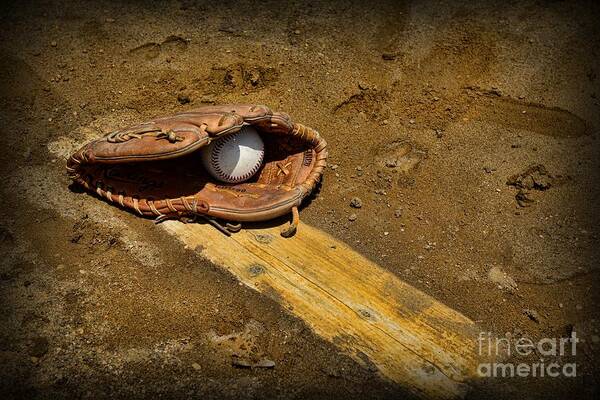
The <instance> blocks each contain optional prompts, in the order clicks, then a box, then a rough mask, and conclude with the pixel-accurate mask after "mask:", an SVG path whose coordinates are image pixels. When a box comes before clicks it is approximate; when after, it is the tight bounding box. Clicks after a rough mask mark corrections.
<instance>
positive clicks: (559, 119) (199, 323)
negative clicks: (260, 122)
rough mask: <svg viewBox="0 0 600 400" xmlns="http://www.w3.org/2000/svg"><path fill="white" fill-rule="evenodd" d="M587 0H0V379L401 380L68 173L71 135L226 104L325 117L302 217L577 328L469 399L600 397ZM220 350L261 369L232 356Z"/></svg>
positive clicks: (379, 387)
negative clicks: (567, 361)
mask: <svg viewBox="0 0 600 400" xmlns="http://www.w3.org/2000/svg"><path fill="white" fill-rule="evenodd" d="M599 11H600V7H599V6H598V4H594V2H591V1H590V2H583V1H581V2H569V1H541V0H540V1H522V2H510V3H505V2H497V4H494V2H487V3H486V2H471V1H463V2H460V1H416V0H415V1H407V2H401V1H398V2H376V3H371V2H367V1H336V2H330V3H323V4H317V3H313V2H309V1H306V2H304V1H293V2H290V3H285V2H279V1H263V2H258V1H221V2H215V3H213V2H194V1H187V0H182V1H172V2H141V1H139V2H138V1H124V2H108V1H94V2H68V1H40V2H32V3H28V2H15V3H14V4H4V5H3V6H2V14H1V16H0V18H1V21H2V32H1V33H0V35H1V38H2V41H1V45H0V54H1V56H2V57H1V61H0V118H1V122H0V129H1V134H0V143H1V148H2V149H3V151H0V160H1V161H0V162H1V163H2V166H3V168H2V170H1V177H0V182H1V190H2V192H1V195H0V248H1V251H2V259H1V261H0V304H1V307H0V361H1V365H2V368H1V369H0V393H4V396H3V398H53V399H54V398H73V397H76V398H94V399H97V398H108V397H123V398H146V397H151V398H157V397H163V398H178V397H181V398H184V397H185V398H189V397H200V398H280V399H288V398H298V399H300V398H342V397H343V398H356V399H363V398H399V396H400V394H401V393H403V391H404V388H401V387H398V386H397V385H394V384H393V383H391V382H387V381H385V380H384V379H382V378H381V377H380V376H379V375H378V374H377V373H376V372H374V371H372V370H370V369H368V368H364V367H362V366H361V365H359V364H357V363H356V362H354V361H352V360H351V359H350V358H349V357H347V356H345V355H343V354H341V353H340V352H339V351H338V350H337V349H336V347H335V346H334V345H333V344H331V343H328V342H325V341H323V340H322V339H320V338H319V337H318V336H316V335H315V334H314V333H313V332H312V331H311V330H310V329H309V328H307V327H306V326H305V325H304V324H303V322H302V321H301V320H298V319H296V318H294V317H292V316H291V315H289V314H288V313H287V312H286V311H285V310H284V309H282V308H281V307H280V306H279V305H278V304H277V303H275V302H274V301H272V300H270V299H268V298H266V297H264V296H262V295H260V294H258V293H255V292H253V291H252V290H250V289H248V288H245V287H243V286H240V284H239V283H238V282H237V281H236V280H235V279H234V278H233V277H232V276H230V275H229V274H228V273H226V272H224V271H223V270H221V269H219V268H218V267H216V266H214V265H211V264H210V263H209V262H207V261H205V260H203V259H201V258H199V257H198V256H197V255H195V254H194V253H192V252H189V251H186V250H184V249H183V248H182V246H181V245H180V244H179V243H177V242H176V241H175V240H174V239H172V238H171V237H167V235H165V233H164V232H163V231H162V230H161V229H158V228H157V227H156V226H155V225H154V224H153V223H152V221H151V220H144V219H140V218H137V217H136V216H134V215H132V214H129V213H126V212H123V211H121V210H118V209H116V208H114V207H112V206H110V205H108V204H106V203H104V202H102V201H100V200H98V199H97V198H94V197H92V196H89V195H86V194H83V193H81V191H80V190H78V189H77V188H74V187H70V186H69V180H68V178H67V176H66V173H65V157H66V155H67V154H69V152H70V151H72V150H73V149H75V148H76V147H77V146H78V145H80V144H81V143H83V142H85V141H86V140H89V139H91V138H95V137H99V136H101V135H102V134H106V133H108V132H110V131H111V130H114V129H117V128H119V127H123V126H125V125H128V124H132V123H136V122H141V121H143V120H146V119H148V118H151V117H155V116H158V115H166V114H169V113H172V112H176V111H182V110H187V109H191V108H193V107H197V106H201V105H206V104H226V103H260V104H266V105H268V106H270V107H272V108H273V109H275V110H281V111H286V112H288V113H289V114H291V115H292V117H293V118H294V119H295V120H297V121H300V122H303V123H305V124H307V125H310V126H312V127H315V128H317V129H318V130H319V131H320V132H321V134H322V135H323V136H324V137H325V138H326V139H327V141H328V143H329V154H330V158H329V167H328V168H327V171H326V173H325V176H324V180H323V184H322V187H321V190H320V193H319V194H318V195H317V197H316V198H315V199H314V200H313V201H312V202H311V203H310V204H309V205H308V206H307V207H305V208H304V209H303V210H302V212H301V217H302V220H303V221H304V222H305V223H309V224H312V225H314V226H317V227H319V228H320V229H322V230H325V231H327V232H329V233H330V234H332V235H333V236H335V237H336V238H338V239H340V240H342V241H344V242H346V243H348V244H350V245H352V246H353V247H354V248H355V249H357V250H358V251H360V252H361V253H363V254H365V255H366V256H367V257H369V258H371V259H372V260H374V261H376V262H377V263H379V264H380V265H382V266H383V267H384V268H386V269H388V270H390V271H392V272H393V273H394V274H397V276H398V277H400V278H401V279H402V280H404V281H405V282H408V283H409V284H411V285H413V286H415V287H417V288H419V289H421V290H423V291H424V292H426V293H428V294H430V295H432V296H433V297H435V298H436V299H438V300H440V301H442V302H443V303H445V304H447V305H449V306H451V307H452V308H454V309H456V310H459V311H460V312H462V313H464V314H465V315H466V316H468V317H469V318H471V319H473V320H474V321H476V322H477V323H478V324H480V325H481V327H482V329H484V330H489V331H491V332H494V333H495V334H498V335H501V336H503V335H505V334H506V333H509V334H511V335H513V336H528V337H531V338H532V339H536V340H539V339H540V338H545V337H568V336H569V335H571V332H572V331H576V332H577V334H578V336H579V337H580V338H582V342H581V343H580V346H579V347H578V353H577V356H576V357H575V361H576V362H577V368H578V369H577V375H578V376H577V377H576V378H567V377H562V378H511V379H500V380H491V381H486V382H485V383H482V384H480V385H476V387H475V389H474V391H473V392H472V393H471V394H470V396H471V397H472V398H482V397H486V396H487V397H493V398H501V397H503V398H515V397H519V398H567V397H568V398H572V397H578V398H592V397H593V396H594V395H597V394H598V390H597V386H598V383H599V382H598V378H596V377H595V376H598V367H597V366H596V365H595V364H596V363H597V361H598V360H599V358H598V346H600V345H599V344H598V335H599V333H598V329H599V321H598V319H597V317H596V315H597V309H598V306H599V298H598V282H597V281H598V272H599V270H598V265H599V257H598V250H597V248H598V245H599V244H600V243H599V240H598V239H599V235H600V228H599V226H600V216H599V215H600V213H599V212H598V207H599V205H598V204H600V184H599V183H598V171H600V168H599V167H600V146H599V143H598V140H599V139H598V129H599V127H600V107H599V106H600V103H599V99H598V96H600V84H599V83H600V79H599V78H598V76H597V74H598V73H600V71H599V68H598V66H599V65H600V53H599V50H598V49H600V29H599V26H598V24H597V21H598V20H599V16H600V12H599ZM355 197H358V198H359V199H360V200H361V203H362V207H361V208H352V207H350V202H351V199H353V198H355ZM352 214H355V215H352ZM240 352H241V353H244V354H246V355H248V356H250V357H253V358H254V359H256V360H259V361H261V360H262V361H264V362H266V363H267V364H268V363H269V362H271V361H272V362H274V364H275V367H274V368H251V369H247V368H239V366H237V367H236V365H234V364H235V362H232V355H235V354H239V353H240ZM265 365H266V364H265Z"/></svg>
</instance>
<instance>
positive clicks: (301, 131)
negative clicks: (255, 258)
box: [67, 104, 327, 237]
mask: <svg viewBox="0 0 600 400" xmlns="http://www.w3.org/2000/svg"><path fill="white" fill-rule="evenodd" d="M243 125H252V126H254V127H255V128H256V129H257V130H258V131H259V133H260V135H261V137H262V139H263V141H264V143H265V156H264V163H263V165H262V167H261V169H260V170H259V171H258V173H257V174H256V175H255V176H254V177H253V178H251V179H250V180H249V181H246V182H243V183H238V184H223V183H220V182H216V181H214V180H213V179H212V178H211V176H210V175H209V174H208V173H207V172H206V170H205V169H204V168H203V167H202V162H201V157H200V155H199V154H198V152H197V150H198V149H200V148H201V147H203V146H206V145H207V144H208V143H210V142H211V141H212V140H214V139H216V138H219V137H222V136H224V135H230V134H232V133H235V132H238V131H239V130H240V128H241V127H242V126H243ZM326 146H327V144H326V142H325V140H323V139H322V138H321V136H320V135H319V133H318V132H317V131H315V130H314V129H311V128H309V127H306V126H304V125H301V124H298V123H293V122H292V121H291V119H290V117H289V116H288V115H287V114H284V113H277V112H272V111H271V110H270V109H269V108H268V107H266V106H262V105H242V104H234V105H223V106H210V107H202V108H198V109H195V110H191V111H188V112H183V113H179V114H175V115H173V116H169V117H164V118H158V119H155V120H152V121H149V122H145V123H143V124H140V125H136V126H133V127H130V128H127V129H124V130H120V131H115V132H112V133H110V134H108V135H107V136H105V137H103V138H101V139H98V140H95V141H92V142H90V143H87V144H85V145H84V146H83V147H82V148H81V149H79V150H77V151H76V152H75V153H74V154H72V155H71V157H70V158H69V160H68V162H67V171H68V173H69V176H70V177H71V178H72V179H73V180H74V181H75V182H77V183H78V184H80V185H82V186H84V187H85V188H86V189H87V190H89V191H92V192H95V193H97V194H98V196H100V197H102V198H104V199H107V200H108V201H110V202H112V203H116V204H119V205H121V206H122V207H124V208H127V209H130V210H134V211H135V212H136V213H138V214H139V215H142V216H148V217H151V216H154V217H156V220H157V222H160V221H162V220H164V219H168V218H178V219H182V220H184V221H188V220H190V219H192V220H193V219H195V218H196V217H203V218H205V219H206V220H207V221H209V222H210V223H211V224H213V225H215V226H216V227H217V228H219V229H221V230H222V231H223V232H224V233H226V234H230V232H233V231H237V230H239V229H240V226H241V225H240V222H245V221H265V220H270V219H273V218H276V217H279V216H281V215H284V214H286V213H288V212H290V211H291V212H292V213H293V219H292V223H291V224H290V226H289V227H287V228H286V229H284V230H282V235H283V236H286V237H287V236H291V235H293V234H294V232H295V231H296V226H297V225H298V221H299V217H298V208H297V207H298V206H299V205H300V203H301V202H302V200H303V199H304V198H305V197H306V196H308V195H309V194H310V193H311V192H312V190H313V189H314V188H315V186H316V184H317V182H318V181H319V180H320V178H321V175H322V174H323V168H324V167H325V165H326V158H327V149H326ZM219 220H225V221H230V222H226V223H225V224H221V223H220V222H219Z"/></svg>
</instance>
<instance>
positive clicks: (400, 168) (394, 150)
mask: <svg viewBox="0 0 600 400" xmlns="http://www.w3.org/2000/svg"><path fill="white" fill-rule="evenodd" d="M426 155H427V152H426V151H425V150H423V149H420V148H417V146H415V145H414V144H413V143H411V142H409V141H408V140H395V141H393V142H391V143H388V144H386V145H385V146H383V147H382V148H381V149H380V150H379V151H378V152H377V155H376V156H375V163H376V165H377V168H378V169H379V170H388V171H390V172H400V173H404V174H408V173H410V172H411V171H413V170H415V169H416V168H417V166H418V165H419V164H420V163H421V161H423V159H424V158H425V157H426Z"/></svg>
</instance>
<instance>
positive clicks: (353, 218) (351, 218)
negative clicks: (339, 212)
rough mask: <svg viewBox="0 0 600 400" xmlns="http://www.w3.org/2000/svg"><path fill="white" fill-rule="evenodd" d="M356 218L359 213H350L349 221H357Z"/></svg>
mask: <svg viewBox="0 0 600 400" xmlns="http://www.w3.org/2000/svg"><path fill="white" fill-rule="evenodd" d="M356 218H358V215H356V214H354V213H352V214H350V216H349V217H348V221H351V222H352V221H356Z"/></svg>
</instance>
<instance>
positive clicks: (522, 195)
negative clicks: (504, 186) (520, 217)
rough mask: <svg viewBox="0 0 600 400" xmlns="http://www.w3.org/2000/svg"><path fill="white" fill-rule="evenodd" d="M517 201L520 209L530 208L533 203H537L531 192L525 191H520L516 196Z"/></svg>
mask: <svg viewBox="0 0 600 400" xmlns="http://www.w3.org/2000/svg"><path fill="white" fill-rule="evenodd" d="M515 200H517V204H518V205H519V207H529V206H530V205H532V204H533V203H535V199H534V198H533V196H532V194H531V192H528V191H526V190H523V189H519V191H518V192H517V194H516V195H515Z"/></svg>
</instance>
